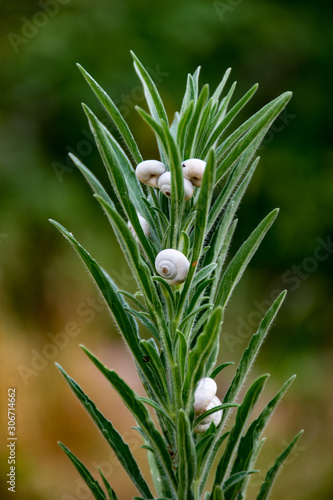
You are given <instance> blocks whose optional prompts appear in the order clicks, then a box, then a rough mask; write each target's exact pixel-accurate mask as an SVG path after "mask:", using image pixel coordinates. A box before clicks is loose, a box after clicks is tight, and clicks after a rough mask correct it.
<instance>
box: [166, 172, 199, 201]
mask: <svg viewBox="0 0 333 500" xmlns="http://www.w3.org/2000/svg"><path fill="white" fill-rule="evenodd" d="M158 187H159V188H160V190H161V191H162V193H163V194H165V196H167V197H168V198H170V196H171V173H170V172H164V174H162V175H161V176H160V178H159V179H158ZM184 194H185V200H188V199H189V198H191V196H193V184H192V182H191V181H189V180H188V179H184Z"/></svg>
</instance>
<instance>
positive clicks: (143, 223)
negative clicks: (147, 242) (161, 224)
mask: <svg viewBox="0 0 333 500" xmlns="http://www.w3.org/2000/svg"><path fill="white" fill-rule="evenodd" d="M137 215H138V219H139V222H140V226H141V227H142V230H143V232H144V234H145V235H146V236H147V238H149V236H150V229H149V225H148V222H147V221H146V219H145V218H144V217H142V216H141V215H140V214H139V213H137ZM127 225H128V227H129V230H130V231H131V233H132V234H133V236H134V238H135V239H136V241H137V242H138V243H139V238H138V236H137V234H136V232H135V231H134V228H133V226H132V224H131V222H130V221H128V222H127Z"/></svg>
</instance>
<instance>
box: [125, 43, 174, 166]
mask: <svg viewBox="0 0 333 500" xmlns="http://www.w3.org/2000/svg"><path fill="white" fill-rule="evenodd" d="M131 54H132V57H133V60H134V69H135V71H136V73H137V75H138V77H139V78H140V80H141V83H142V86H143V90H144V93H145V97H146V101H147V104H148V108H149V111H150V113H151V115H152V117H153V118H154V120H155V121H157V122H161V121H165V122H166V123H168V117H167V114H166V111H165V109H164V105H163V102H162V99H161V97H160V95H159V93H158V90H157V88H156V85H155V83H154V82H153V80H152V79H151V77H150V75H149V73H148V71H147V70H146V69H145V68H144V66H143V65H142V64H141V62H140V61H139V59H138V58H137V57H136V55H135V54H134V52H132V51H131ZM157 142H158V147H159V150H160V155H161V160H162V162H163V163H165V162H166V157H165V154H164V150H163V146H162V144H161V140H160V139H159V138H157Z"/></svg>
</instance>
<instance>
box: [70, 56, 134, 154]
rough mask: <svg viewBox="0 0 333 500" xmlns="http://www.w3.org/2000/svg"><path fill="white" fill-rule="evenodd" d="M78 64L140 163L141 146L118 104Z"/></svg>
mask: <svg viewBox="0 0 333 500" xmlns="http://www.w3.org/2000/svg"><path fill="white" fill-rule="evenodd" d="M77 66H78V68H79V70H80V71H81V73H82V74H83V76H84V78H85V80H86V81H87V83H88V85H89V86H90V88H91V89H92V90H93V92H94V93H95V95H96V97H97V98H98V100H99V101H100V103H101V104H102V106H103V108H104V109H105V110H106V112H107V113H108V115H109V117H110V118H111V120H112V122H113V123H114V125H115V126H116V128H117V130H118V132H119V134H120V135H121V137H122V139H123V141H124V143H125V144H126V146H127V148H128V149H129V151H130V153H131V155H132V157H133V159H134V161H135V162H136V163H140V162H141V161H142V156H141V154H140V151H139V148H138V146H137V144H136V142H135V140H134V137H133V135H132V132H131V131H130V129H129V126H128V125H127V123H126V121H125V120H124V118H123V117H122V115H121V113H120V112H119V109H118V108H117V106H116V105H115V103H114V102H113V100H112V99H111V98H110V97H109V96H108V94H107V93H106V92H105V90H103V89H102V87H100V85H98V83H97V82H96V81H95V80H94V79H93V78H92V76H91V75H90V74H89V73H88V72H87V71H86V70H85V69H84V68H82V66H80V64H78V65H77Z"/></svg>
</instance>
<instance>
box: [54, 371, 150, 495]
mask: <svg viewBox="0 0 333 500" xmlns="http://www.w3.org/2000/svg"><path fill="white" fill-rule="evenodd" d="M56 365H57V367H58V369H59V370H60V372H61V373H62V375H63V376H64V378H65V380H66V381H67V383H68V385H69V386H70V388H71V389H72V391H73V392H74V394H75V395H76V396H77V398H78V399H79V401H80V402H81V403H82V405H83V406H84V408H85V409H86V410H87V412H88V413H89V415H90V416H91V417H92V419H93V420H94V422H95V424H96V425H97V427H98V429H99V430H100V432H101V433H102V435H103V436H104V438H105V439H106V441H107V442H108V444H109V445H110V446H111V448H112V450H113V452H114V453H115V455H116V456H117V458H118V460H119V462H120V463H121V465H122V466H123V467H124V469H125V470H126V472H127V474H128V475H129V477H130V478H131V480H132V481H133V483H134V485H135V486H136V488H138V490H139V491H140V493H142V495H144V497H145V498H149V499H150V498H154V497H153V495H152V494H151V493H150V490H149V487H148V485H147V483H146V481H145V480H144V479H143V476H142V474H141V471H140V469H139V467H138V465H137V463H136V461H135V460H134V458H133V455H132V453H131V450H130V449H129V446H128V445H127V444H126V443H125V442H124V440H123V438H122V437H121V435H120V434H119V432H118V431H116V429H115V428H114V427H113V425H112V424H111V422H110V421H109V420H107V419H106V418H105V417H104V415H103V414H102V413H101V412H100V411H99V410H98V409H97V408H96V406H95V404H94V403H93V402H92V401H91V400H90V399H89V398H88V396H87V395H86V394H85V393H84V392H83V391H82V389H81V387H80V386H79V385H78V384H77V383H76V382H75V381H74V380H73V379H72V378H71V377H69V376H68V375H67V373H66V372H65V371H64V370H63V368H61V366H59V365H58V364H56Z"/></svg>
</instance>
